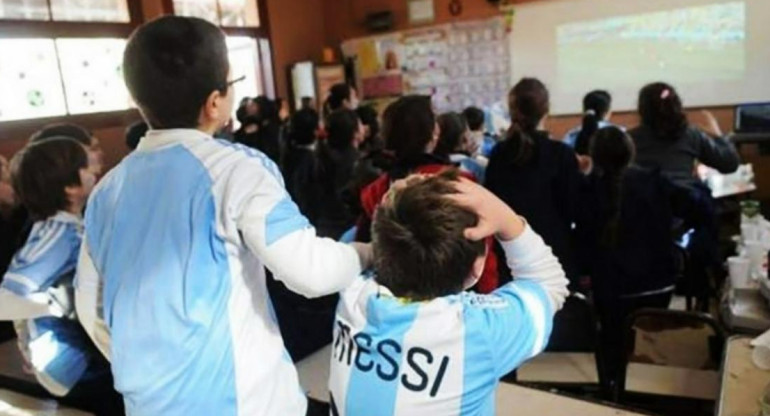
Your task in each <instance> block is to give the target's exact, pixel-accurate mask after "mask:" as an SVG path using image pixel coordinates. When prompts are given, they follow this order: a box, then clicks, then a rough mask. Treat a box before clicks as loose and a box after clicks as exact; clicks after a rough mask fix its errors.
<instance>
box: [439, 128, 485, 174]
mask: <svg viewBox="0 0 770 416" xmlns="http://www.w3.org/2000/svg"><path fill="white" fill-rule="evenodd" d="M438 126H439V128H440V129H441V134H440V135H439V139H438V144H437V145H436V150H435V151H434V152H433V153H434V154H436V155H438V156H441V157H447V158H449V160H450V161H452V163H455V164H458V165H459V166H460V169H461V170H462V171H463V172H467V173H469V174H471V175H473V177H474V178H476V181H477V182H479V183H484V171H485V170H486V165H482V164H480V163H479V162H478V161H477V159H475V158H473V157H472V156H473V155H474V154H476V153H478V144H477V143H476V142H475V141H473V139H472V137H471V132H470V130H468V124H467V123H466V122H465V119H464V118H463V116H461V115H460V114H457V113H446V114H442V115H440V116H439V118H438Z"/></svg>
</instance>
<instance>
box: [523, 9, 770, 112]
mask: <svg viewBox="0 0 770 416" xmlns="http://www.w3.org/2000/svg"><path fill="white" fill-rule="evenodd" d="M511 68H512V77H513V79H512V82H514V83H515V82H517V81H518V80H519V79H520V78H521V77H524V76H536V77H538V78H540V79H541V80H543V81H544V82H545V83H546V84H547V85H548V87H549V89H550V91H551V113H552V114H571V113H580V112H582V98H583V95H585V93H587V92H588V91H590V90H592V89H606V90H609V91H610V93H611V94H612V95H613V98H614V105H613V106H614V109H615V110H633V109H635V108H636V100H637V95H638V92H639V89H640V88H641V87H642V86H644V85H645V84H647V83H649V82H655V81H664V82H668V83H670V84H672V85H674V87H676V88H677V90H678V91H679V92H680V94H681V95H682V98H683V100H684V102H685V105H686V106H688V107H694V106H713V105H729V104H739V103H749V102H759V101H770V0H550V1H539V2H533V3H527V4H523V5H521V6H519V7H517V8H516V16H515V21H514V26H513V35H512V36H511Z"/></svg>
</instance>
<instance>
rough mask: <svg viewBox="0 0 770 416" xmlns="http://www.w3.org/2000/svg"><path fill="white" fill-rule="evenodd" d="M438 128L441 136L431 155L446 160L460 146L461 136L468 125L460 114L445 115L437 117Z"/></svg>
mask: <svg viewBox="0 0 770 416" xmlns="http://www.w3.org/2000/svg"><path fill="white" fill-rule="evenodd" d="M438 126H439V129H441V135H440V136H439V139H438V143H437V144H436V149H435V150H434V151H433V154H435V155H436V156H440V157H443V158H448V157H449V155H451V154H452V153H455V152H456V151H457V149H458V148H459V147H460V145H461V144H462V141H463V135H464V134H465V130H466V129H467V128H468V124H467V123H466V122H465V119H464V118H463V116H461V115H460V114H457V113H445V114H442V115H440V116H439V117H438Z"/></svg>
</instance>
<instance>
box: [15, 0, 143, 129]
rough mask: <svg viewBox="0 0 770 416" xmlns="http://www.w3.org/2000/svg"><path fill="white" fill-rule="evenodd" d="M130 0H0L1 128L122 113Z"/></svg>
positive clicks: (133, 13) (136, 14)
mask: <svg viewBox="0 0 770 416" xmlns="http://www.w3.org/2000/svg"><path fill="white" fill-rule="evenodd" d="M138 5H139V2H137V1H134V0H131V1H130V2H129V0H0V56H3V57H12V58H11V59H0V91H2V93H0V122H4V121H12V120H23V119H34V118H40V117H60V116H67V115H75V114H89V113H101V112H111V111H121V110H127V109H130V108H131V107H132V103H131V100H130V98H129V94H128V91H127V89H126V87H125V84H124V82H123V72H122V71H123V70H122V64H123V49H125V45H126V39H125V38H126V37H127V36H128V34H129V33H131V31H132V30H133V29H134V27H136V25H137V23H138V21H139V19H140V18H141V14H140V11H139V9H138Z"/></svg>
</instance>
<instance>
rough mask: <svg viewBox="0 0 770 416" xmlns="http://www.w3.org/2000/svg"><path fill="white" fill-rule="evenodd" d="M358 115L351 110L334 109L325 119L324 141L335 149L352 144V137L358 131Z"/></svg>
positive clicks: (342, 148)
mask: <svg viewBox="0 0 770 416" xmlns="http://www.w3.org/2000/svg"><path fill="white" fill-rule="evenodd" d="M358 123H359V121H358V115H357V114H356V112H355V111H353V110H346V109H340V110H337V111H334V112H333V113H331V115H329V118H328V120H326V131H327V133H328V136H327V138H326V143H327V144H328V145H329V147H330V148H332V149H335V150H344V149H347V148H350V147H352V146H353V139H354V138H355V136H356V132H357V131H358Z"/></svg>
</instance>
